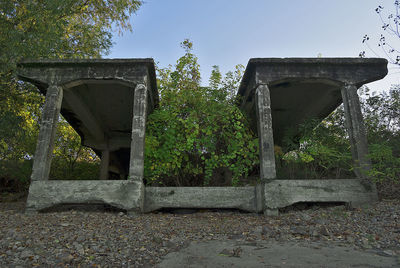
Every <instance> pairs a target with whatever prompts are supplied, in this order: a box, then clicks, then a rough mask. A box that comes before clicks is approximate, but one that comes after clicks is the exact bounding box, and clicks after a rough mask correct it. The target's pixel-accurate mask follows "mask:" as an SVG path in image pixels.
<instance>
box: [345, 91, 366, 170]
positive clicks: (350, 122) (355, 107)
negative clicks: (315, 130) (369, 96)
mask: <svg viewBox="0 0 400 268" xmlns="http://www.w3.org/2000/svg"><path fill="white" fill-rule="evenodd" d="M341 92H342V99H343V105H344V111H345V117H346V120H345V121H346V128H347V132H348V134H349V139H350V146H351V153H352V156H353V161H354V163H355V170H354V172H355V174H356V176H357V177H358V178H367V174H366V172H367V171H368V170H370V168H371V162H370V160H369V159H368V158H367V155H368V143H367V137H366V132H365V126H364V120H363V116H362V113H361V106H360V100H359V98H358V94H357V87H356V86H355V85H352V84H345V85H344V86H343V87H342V89H341Z"/></svg>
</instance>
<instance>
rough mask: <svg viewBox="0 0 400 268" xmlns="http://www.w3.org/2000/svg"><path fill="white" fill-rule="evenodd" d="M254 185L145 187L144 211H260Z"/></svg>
mask: <svg viewBox="0 0 400 268" xmlns="http://www.w3.org/2000/svg"><path fill="white" fill-rule="evenodd" d="M260 199H261V196H259V195H258V196H257V189H256V187H252V186H249V187H146V190H145V211H152V210H156V209H160V208H235V209H241V210H244V211H249V212H260V211H262V210H261V204H259V205H258V206H257V200H259V201H260V202H261V200H260Z"/></svg>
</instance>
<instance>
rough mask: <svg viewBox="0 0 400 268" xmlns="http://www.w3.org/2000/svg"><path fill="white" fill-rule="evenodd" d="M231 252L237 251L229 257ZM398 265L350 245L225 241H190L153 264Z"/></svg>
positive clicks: (394, 260) (304, 267) (381, 267)
mask: <svg viewBox="0 0 400 268" xmlns="http://www.w3.org/2000/svg"><path fill="white" fill-rule="evenodd" d="M231 252H232V253H233V252H238V254H237V256H232V255H233V254H231ZM399 265H400V262H399V260H397V258H396V257H392V256H382V255H378V253H377V252H374V251H363V250H355V249H353V248H352V247H350V246H343V247H339V246H329V247H328V246H326V245H320V244H318V243H309V244H298V243H294V242H287V243H279V242H241V241H235V240H225V241H210V242H199V243H196V242H192V243H191V244H190V245H189V246H188V247H186V248H183V249H181V250H179V251H177V252H172V253H169V254H168V255H166V256H165V257H164V258H163V260H162V261H161V263H159V264H158V265H157V266H156V267H158V268H172V267H191V268H195V267H210V268H211V267H246V268H247V267H296V268H298V267H302V268H313V267H315V268H317V267H318V268H320V267H326V268H336V267H343V268H346V267H370V268H374V267H376V268H378V267H379V268H392V267H393V268H394V267H399Z"/></svg>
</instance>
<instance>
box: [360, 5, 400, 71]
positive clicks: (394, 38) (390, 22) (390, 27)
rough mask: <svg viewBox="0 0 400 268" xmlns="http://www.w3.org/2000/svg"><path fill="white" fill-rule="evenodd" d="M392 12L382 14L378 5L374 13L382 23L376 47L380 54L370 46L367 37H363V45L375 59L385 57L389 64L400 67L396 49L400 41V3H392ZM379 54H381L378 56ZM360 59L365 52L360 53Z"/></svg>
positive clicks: (399, 54)
mask: <svg viewBox="0 0 400 268" xmlns="http://www.w3.org/2000/svg"><path fill="white" fill-rule="evenodd" d="M393 5H394V11H393V12H389V13H386V14H385V12H384V7H383V6H381V5H379V6H378V7H377V8H376V9H375V12H376V13H377V14H378V16H379V18H380V21H381V23H382V30H383V33H381V35H380V37H379V40H378V44H377V45H378V47H379V48H380V52H376V51H375V49H373V48H372V47H371V46H370V44H369V40H370V37H369V35H367V34H366V35H364V37H363V40H362V42H363V44H365V45H366V46H367V48H368V49H369V50H370V51H371V52H372V53H373V54H374V55H375V56H377V57H381V56H383V57H385V58H387V59H388V61H389V63H391V64H395V65H400V51H399V50H398V49H397V48H396V47H397V45H395V44H396V43H397V44H398V43H399V40H400V1H399V0H395V1H394V3H393ZM380 53H382V54H381V55H380ZM359 55H360V57H365V51H362V52H360V54H359Z"/></svg>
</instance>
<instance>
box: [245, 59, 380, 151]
mask: <svg viewBox="0 0 400 268" xmlns="http://www.w3.org/2000/svg"><path fill="white" fill-rule="evenodd" d="M386 74H387V60H386V59H380V58H254V59H250V60H249V63H248V65H247V67H246V71H245V73H244V76H243V78H242V81H241V84H240V87H239V90H238V95H240V96H242V97H243V99H242V102H241V108H242V109H243V110H244V111H246V112H247V113H248V114H249V115H250V116H251V117H255V107H254V94H255V89H256V88H257V86H258V85H260V84H266V85H268V87H269V89H270V97H271V113H272V121H273V132H274V142H275V144H278V145H282V139H283V137H284V136H285V135H286V133H287V130H288V129H292V130H293V128H294V129H296V128H297V127H298V126H299V124H301V123H303V122H304V121H305V120H306V119H309V118H310V119H311V118H313V119H319V120H322V119H323V118H325V117H326V116H328V115H329V114H330V113H331V112H333V111H334V110H335V109H336V108H337V107H338V106H339V105H340V104H341V103H342V96H341V91H340V90H341V88H342V86H343V85H345V84H353V85H355V86H357V87H360V86H362V85H363V84H366V83H369V82H373V81H376V80H379V79H382V78H383V77H385V76H386ZM253 128H256V125H255V124H254V123H253Z"/></svg>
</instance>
